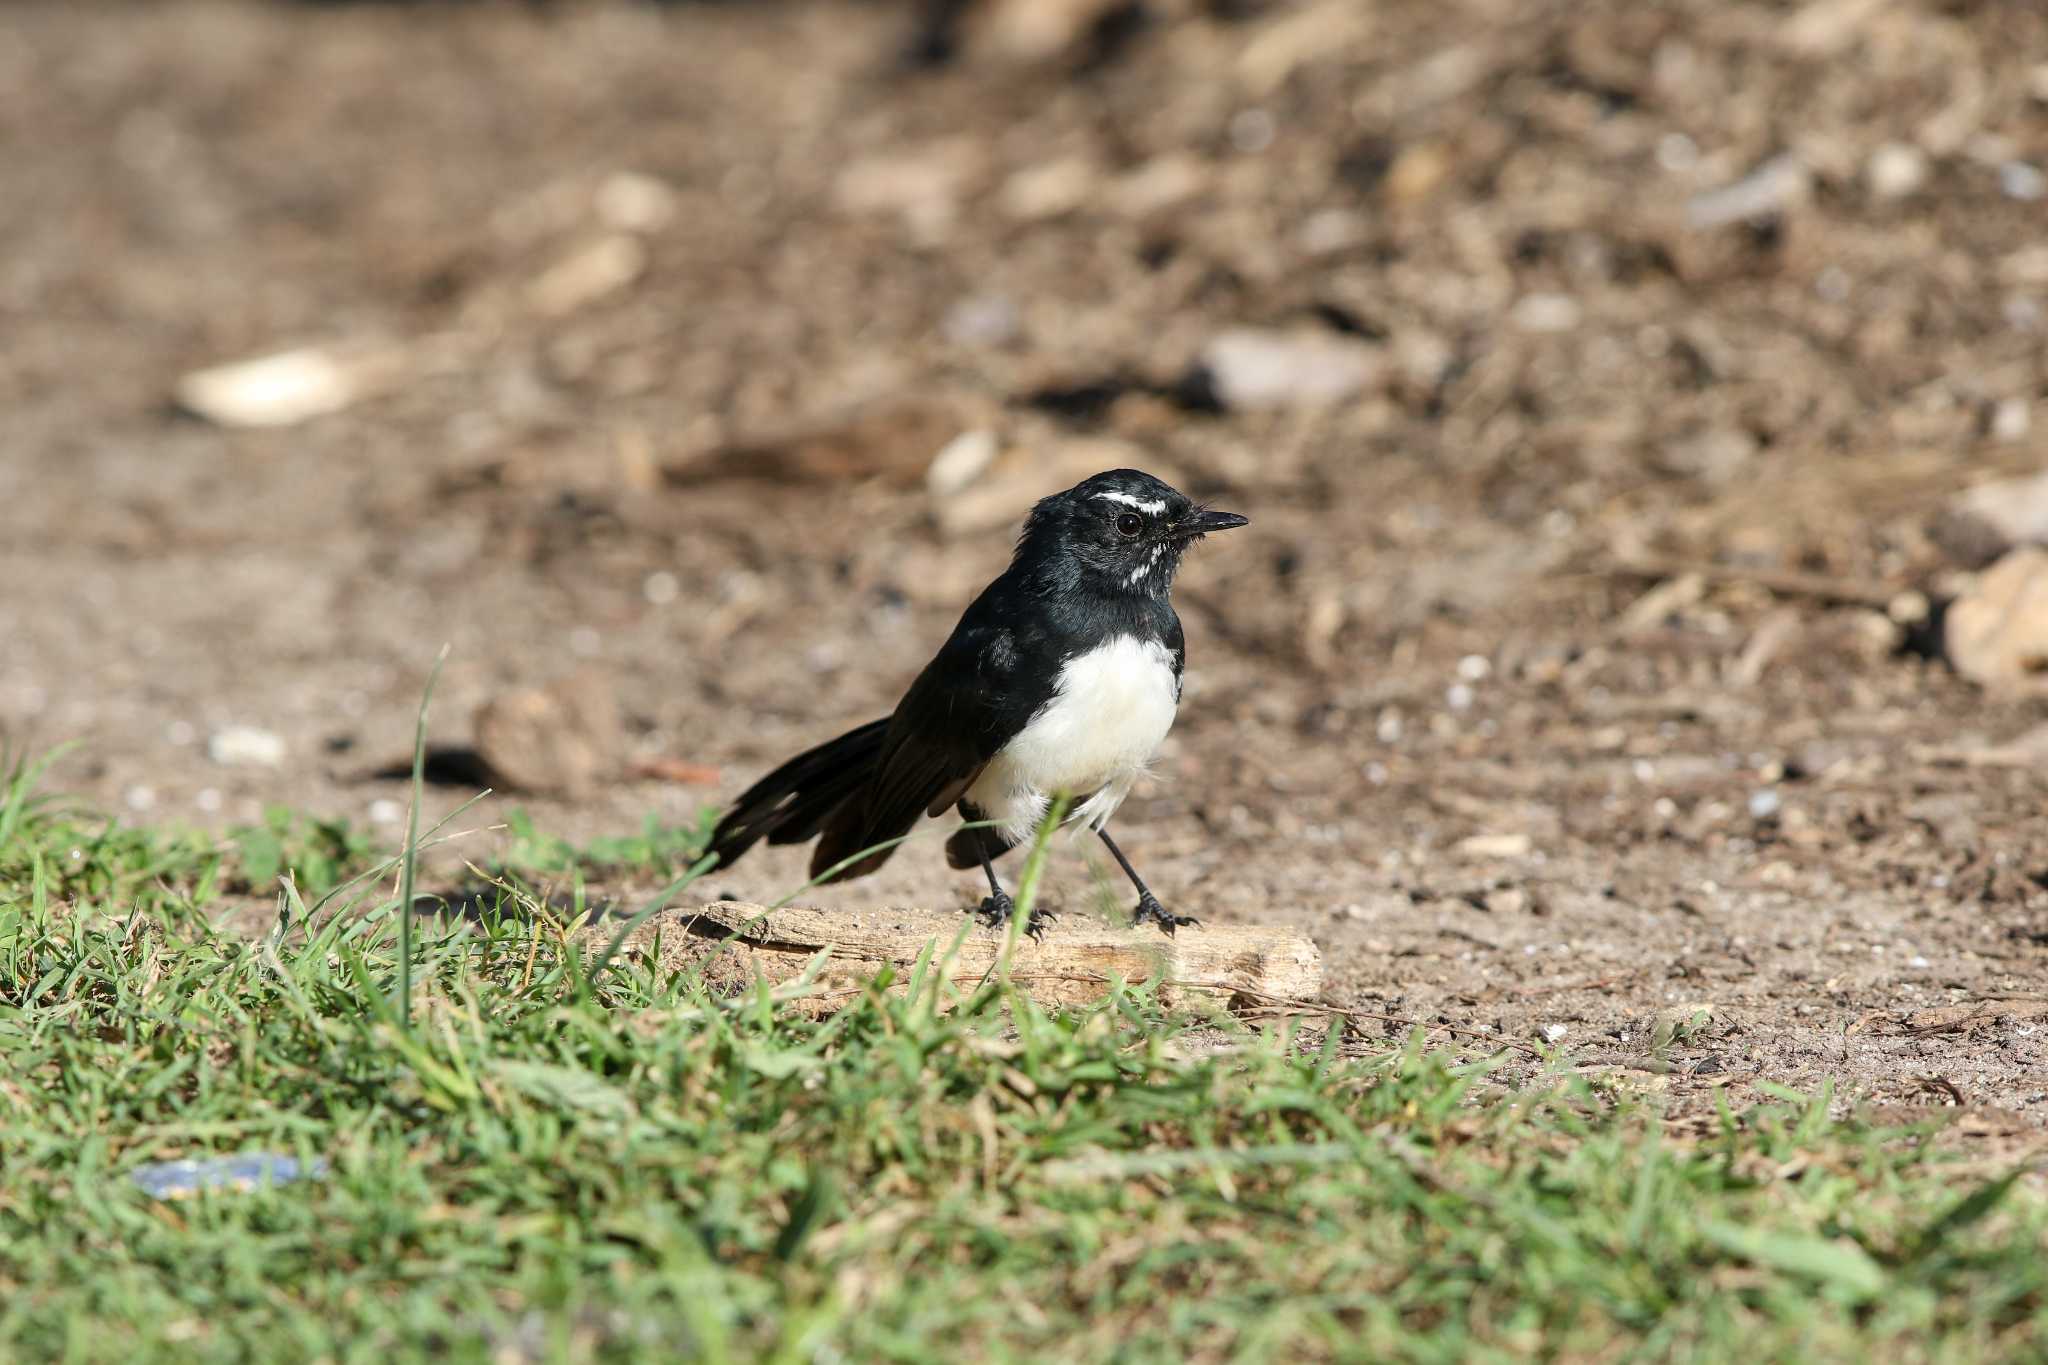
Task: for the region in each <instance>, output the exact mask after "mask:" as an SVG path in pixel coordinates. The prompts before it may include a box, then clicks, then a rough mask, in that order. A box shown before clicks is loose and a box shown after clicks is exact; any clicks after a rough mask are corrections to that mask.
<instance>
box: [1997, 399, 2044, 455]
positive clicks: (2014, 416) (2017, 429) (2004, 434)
mask: <svg viewBox="0 0 2048 1365" xmlns="http://www.w3.org/2000/svg"><path fill="white" fill-rule="evenodd" d="M2033 425H2034V408H2033V405H2032V404H2031V403H2029V402H2028V401H2027V400H2026V399H2024V398H2006V399H2001V400H2000V401H1999V403H1998V405H1997V406H1996V407H1994V408H1992V410H1991V423H1990V426H1991V439H1992V440H1994V441H2003V442H2005V443H2007V444H2008V445H2010V444H2011V443H2012V442H2014V441H2024V440H2026V439H2027V432H2028V431H2029V430H2030V429H2031V428H2032V427H2033Z"/></svg>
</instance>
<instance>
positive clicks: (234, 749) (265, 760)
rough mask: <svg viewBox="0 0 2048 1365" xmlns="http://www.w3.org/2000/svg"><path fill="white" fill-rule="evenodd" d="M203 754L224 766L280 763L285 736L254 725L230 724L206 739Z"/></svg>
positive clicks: (282, 756) (255, 765)
mask: <svg viewBox="0 0 2048 1365" xmlns="http://www.w3.org/2000/svg"><path fill="white" fill-rule="evenodd" d="M206 755H207V757H208V758H211V759H212V760H213V761H214V762H216V763H218V764H220V765H221V766H222V767H224V768H277V767H282V766H283V764H284V756H285V748H284V737H283V736H282V735H279V734H277V733H275V732H273V731H270V730H259V729H257V728H256V727H255V726H253V725H230V726H228V727H227V728H226V729H225V730H218V731H215V732H214V735H213V738H211V739H209V740H207V741H206Z"/></svg>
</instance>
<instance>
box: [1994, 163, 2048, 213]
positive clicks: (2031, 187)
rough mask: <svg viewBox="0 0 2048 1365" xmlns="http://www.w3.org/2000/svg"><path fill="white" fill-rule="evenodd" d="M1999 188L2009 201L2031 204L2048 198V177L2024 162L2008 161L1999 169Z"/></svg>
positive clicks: (2037, 168)
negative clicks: (2015, 200) (2044, 197)
mask: <svg viewBox="0 0 2048 1365" xmlns="http://www.w3.org/2000/svg"><path fill="white" fill-rule="evenodd" d="M1998 188H1999V189H2000V190H2001V191H2003V192H2004V194H2005V197H2006V198H2008V199H2017V200H2019V201H2020V202H2021V203H2024V204H2031V203H2034V202H2035V201H2037V200H2039V199H2041V198H2042V197H2043V196H2048V175H2044V174H2042V172H2041V168H2040V167H2038V166H2034V165H2030V164H2028V163H2027V162H2024V161H2008V162H2006V163H2005V164H2003V165H2001V166H2000V167H1999V168H1998Z"/></svg>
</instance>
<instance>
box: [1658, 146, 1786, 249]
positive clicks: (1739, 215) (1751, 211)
mask: <svg viewBox="0 0 2048 1365" xmlns="http://www.w3.org/2000/svg"><path fill="white" fill-rule="evenodd" d="M1811 185H1812V177H1811V176H1810V175H1809V174H1808V173H1807V169H1806V166H1805V164H1804V163H1802V162H1801V161H1800V159H1799V158H1798V157H1797V156H1794V155H1793V154H1792V153H1790V152H1787V153H1785V154H1784V155H1782V156H1774V157H1772V158H1771V159H1770V160H1769V161H1766V162H1764V163H1763V164H1762V165H1761V166H1758V167H1757V168H1756V169H1755V170H1753V171H1751V172H1750V173H1749V174H1748V175H1746V176H1744V177H1742V179H1740V180H1738V181H1736V182H1735V183H1734V184H1732V185H1724V186H1722V187H1721V188H1720V189H1717V190H1708V191H1707V192H1706V193H1704V194H1696V195H1694V196H1693V197H1692V198H1691V199H1688V200H1687V201H1686V204H1685V225H1686V226H1687V227H1689V228H1691V229H1693V230H1694V231H1695V232H1705V231H1709V230H1711V229H1713V228H1717V227H1724V226H1726V225H1727V224H1729V223H1741V222H1748V221H1751V220H1754V219H1759V218H1769V217H1773V216H1775V215H1777V214H1780V213H1783V212H1784V211H1785V210H1786V209H1788V208H1790V207H1792V206H1793V205H1794V204H1797V203H1799V202H1800V201H1802V200H1804V199H1805V198H1806V195H1807V192H1808V190H1809V189H1810V188H1811Z"/></svg>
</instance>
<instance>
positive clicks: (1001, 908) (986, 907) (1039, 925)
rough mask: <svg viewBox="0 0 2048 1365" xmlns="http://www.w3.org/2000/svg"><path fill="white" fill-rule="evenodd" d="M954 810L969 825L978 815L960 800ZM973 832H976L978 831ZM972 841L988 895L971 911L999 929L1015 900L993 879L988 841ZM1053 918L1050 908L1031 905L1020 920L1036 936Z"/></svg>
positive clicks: (993, 873) (990, 925)
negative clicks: (1031, 908) (985, 881)
mask: <svg viewBox="0 0 2048 1365" xmlns="http://www.w3.org/2000/svg"><path fill="white" fill-rule="evenodd" d="M957 809H958V810H959V812H960V818H961V819H963V820H965V821H967V822H968V823H969V824H972V823H974V822H975V821H977V820H979V819H981V818H982V814H981V812H980V811H978V810H976V809H975V808H974V807H972V806H970V805H968V804H967V803H966V802H965V801H962V802H961V803H960V804H959V806H958V808H957ZM973 832H974V833H976V834H979V833H980V832H981V831H979V830H975V831H973ZM974 842H975V848H976V849H977V850H978V851H979V852H980V854H981V870H982V871H983V872H985V873H987V874H988V895H987V896H986V897H985V898H984V899H983V900H982V902H981V904H980V905H978V906H976V907H975V908H974V910H973V913H974V914H975V915H976V916H977V917H978V918H979V919H980V920H981V922H982V923H983V924H986V925H987V926H989V928H991V929H1000V928H1002V927H1003V926H1005V925H1007V924H1008V923H1009V922H1010V916H1011V915H1012V914H1014V913H1016V909H1017V902H1015V901H1013V900H1011V899H1010V893H1009V892H1007V891H1005V890H1003V884H1002V883H1001V882H999V881H997V880H996V861H995V859H994V858H992V857H990V856H989V851H988V841H987V840H985V839H976V840H975V841H974ZM1057 918H1059V917H1058V916H1057V915H1055V914H1053V912H1052V911H1050V910H1040V909H1037V908H1033V910H1032V911H1031V918H1030V919H1028V920H1026V921H1025V922H1024V932H1025V933H1027V934H1029V935H1031V937H1033V938H1038V937H1040V936H1041V935H1043V934H1044V933H1045V926H1046V923H1047V922H1048V921H1050V920H1054V919H1057Z"/></svg>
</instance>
